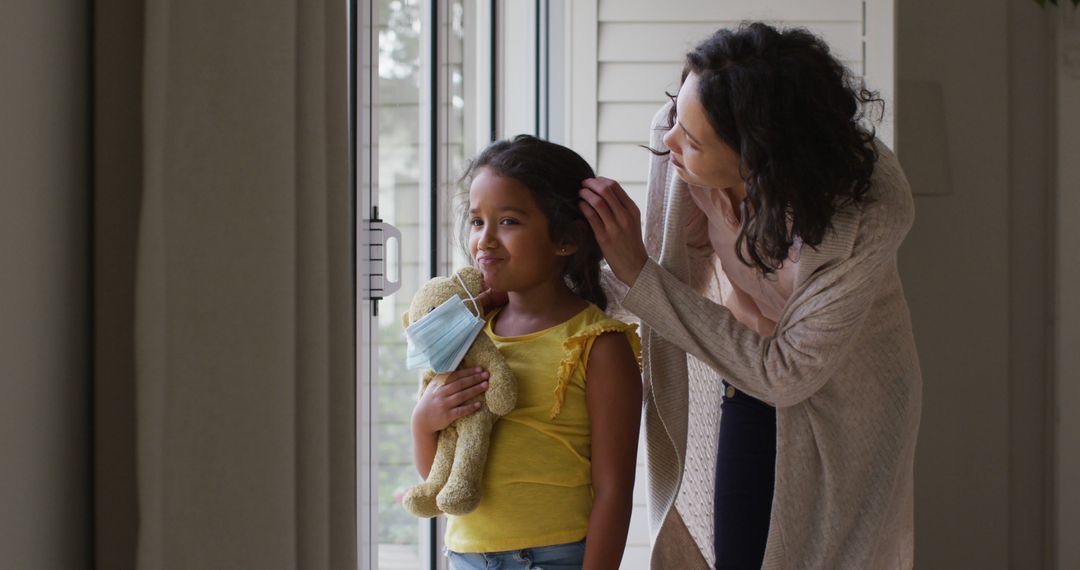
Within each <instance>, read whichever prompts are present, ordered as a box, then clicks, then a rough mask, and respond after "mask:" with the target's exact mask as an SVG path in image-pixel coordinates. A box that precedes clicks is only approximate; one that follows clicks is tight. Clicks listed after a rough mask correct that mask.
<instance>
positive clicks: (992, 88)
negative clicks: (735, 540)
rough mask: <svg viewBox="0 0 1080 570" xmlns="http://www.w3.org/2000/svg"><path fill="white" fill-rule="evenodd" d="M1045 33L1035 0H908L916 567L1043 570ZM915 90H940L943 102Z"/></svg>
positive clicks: (904, 100)
mask: <svg viewBox="0 0 1080 570" xmlns="http://www.w3.org/2000/svg"><path fill="white" fill-rule="evenodd" d="M973 15H977V19H978V22H979V23H978V25H972V23H973ZM1045 32H1046V29H1045V21H1044V19H1043V16H1042V12H1041V11H1040V8H1039V7H1038V5H1037V4H1035V3H1034V2H1007V1H1006V0H996V1H993V2H984V1H979V0H955V1H953V2H946V3H942V2H934V1H933V0H907V1H905V2H900V3H898V39H897V43H898V75H899V80H900V87H899V100H898V109H899V111H898V112H899V113H900V115H901V116H902V119H901V120H900V121H899V124H900V131H899V133H898V150H899V156H900V160H901V162H902V163H903V164H904V167H905V169H906V170H907V171H908V173H909V178H911V179H912V180H913V191H914V192H915V193H916V194H917V196H916V220H915V226H914V228H913V229H912V232H911V234H910V236H909V238H908V240H907V242H906V243H905V245H904V247H903V249H902V250H901V260H900V263H901V271H902V274H903V276H904V280H905V286H906V289H907V293H908V298H909V301H910V304H911V311H912V317H913V321H914V325H915V334H916V340H917V342H918V345H919V354H920V357H921V360H922V366H923V375H924V388H923V401H924V408H923V419H922V427H921V430H920V439H919V447H918V452H917V458H916V513H915V524H916V567H918V568H921V569H937V568H942V569H949V568H980V569H994V568H1000V569H1004V568H1025V569H1029V568H1030V569H1038V568H1044V567H1046V566H1045V564H1046V562H1047V560H1046V544H1045V537H1046V531H1047V529H1046V526H1045V524H1044V523H1045V521H1046V505H1045V491H1046V485H1045V477H1046V449H1045V442H1046V431H1045V393H1046V388H1047V386H1048V373H1047V366H1046V363H1047V355H1046V347H1047V345H1048V343H1047V340H1048V336H1047V334H1046V322H1047V302H1048V295H1047V286H1048V285H1047V281H1048V280H1047V268H1048V266H1047V255H1046V252H1047V251H1048V240H1047V235H1046V231H1045V228H1046V220H1047V213H1046V197H1047V196H1048V192H1049V186H1048V178H1047V172H1048V168H1047V161H1046V141H1047V136H1046V135H1047V129H1048V125H1047V110H1048V109H1047V84H1048V83H1047V76H1046V69H1047V65H1048V63H1047V61H1048V60H1047V54H1046V40H1045ZM915 86H922V87H920V89H929V90H930V91H937V92H940V94H941V99H940V101H941V104H942V106H943V108H942V110H943V112H942V113H935V112H933V109H931V108H930V107H929V106H927V105H926V102H927V100H926V99H925V98H920V97H916V95H917V94H918V92H919V91H918V90H916V88H915ZM905 126H906V127H907V128H906V129H905ZM927 133H931V134H933V136H931V137H926V135H927ZM920 137H923V138H920ZM924 144H936V145H938V146H940V149H935V152H934V153H932V154H927V153H925V152H918V150H919V149H920V145H924ZM905 145H907V146H906V148H908V149H909V152H907V154H906V155H905ZM912 148H915V149H916V151H915V152H912V151H911V150H910V149H912ZM924 150H925V149H924ZM942 154H944V156H945V160H943V161H941V160H939V162H938V163H937V164H935V163H934V159H935V158H937V159H940V158H941V156H942ZM905 156H906V157H907V159H905ZM942 165H944V166H942ZM915 181H919V182H918V184H916V183H915Z"/></svg>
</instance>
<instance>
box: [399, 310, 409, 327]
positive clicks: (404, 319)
mask: <svg viewBox="0 0 1080 570" xmlns="http://www.w3.org/2000/svg"><path fill="white" fill-rule="evenodd" d="M401 328H403V329H407V328H409V311H405V312H404V313H401Z"/></svg>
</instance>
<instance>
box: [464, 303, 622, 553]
mask: <svg viewBox="0 0 1080 570" xmlns="http://www.w3.org/2000/svg"><path fill="white" fill-rule="evenodd" d="M496 315H498V311H496V312H494V313H492V314H491V315H490V316H488V318H487V325H486V326H485V327H484V332H485V333H486V334H487V335H488V337H489V338H491V340H492V341H494V342H495V345H496V346H497V347H499V351H500V352H501V353H502V355H503V357H504V358H505V359H506V362H507V364H509V366H510V369H511V370H513V371H514V376H516V377H517V383H518V399H517V407H516V408H514V410H513V411H512V412H510V413H509V414H507V415H506V416H504V417H503V418H502V419H500V420H499V421H497V422H495V426H494V428H493V429H492V433H491V447H490V449H489V451H488V459H487V468H486V470H485V471H484V479H483V495H482V498H481V500H480V506H478V507H477V508H476V510H475V511H473V512H471V513H469V514H467V515H464V516H448V517H447V518H448V521H447V527H446V546H447V547H448V548H449V549H450V550H452V551H455V552H498V551H503V550H518V549H522V548H529V547H539V546H550V545H553V544H562V543H566V542H576V541H578V540H581V539H582V538H584V537H585V532H586V530H587V529H588V526H589V514H590V513H591V512H592V479H591V477H592V470H591V462H590V457H591V448H590V427H589V411H588V407H587V406H586V404H585V370H586V364H587V363H588V361H589V351H590V350H591V349H592V345H593V341H595V340H596V337H597V336H599V335H601V334H603V333H606V332H623V333H625V334H626V336H627V339H628V340H629V341H630V346H631V347H632V348H633V350H634V355H635V357H638V358H639V359H640V354H641V342H640V340H639V339H638V336H637V333H636V332H635V331H636V329H637V325H630V324H626V323H624V322H621V321H617V320H614V319H610V318H608V317H607V316H606V315H605V314H604V313H603V311H601V310H600V308H599V307H597V306H596V305H592V304H590V305H589V306H588V307H586V308H585V309H584V310H582V311H581V312H580V313H578V314H577V315H575V316H574V317H572V318H571V319H570V320H568V321H566V322H564V323H562V324H560V325H556V326H554V327H551V328H548V329H544V330H541V331H537V332H534V333H530V334H526V335H521V336H512V337H501V336H498V335H496V334H495V333H494V332H493V331H492V329H491V324H492V322H493V321H494V319H495V317H496ZM626 381H627V382H638V381H640V380H639V379H638V378H627V379H626Z"/></svg>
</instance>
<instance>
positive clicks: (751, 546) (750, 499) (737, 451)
mask: <svg viewBox="0 0 1080 570" xmlns="http://www.w3.org/2000/svg"><path fill="white" fill-rule="evenodd" d="M724 387H725V388H726V390H725V394H724V400H723V404H721V406H722V409H723V412H722V414H721V415H720V445H719V449H718V450H717V454H716V496H715V498H714V501H713V529H714V532H713V541H714V542H713V548H714V549H715V552H716V568H717V569H718V570H751V569H752V570H758V569H760V568H761V561H762V559H763V558H764V557H765V541H766V539H767V538H768V536H769V518H770V512H771V510H772V498H773V479H774V477H775V469H776V409H775V408H773V407H772V406H770V405H768V404H766V403H764V402H762V401H760V400H756V399H754V398H752V397H750V396H748V395H746V394H744V393H742V392H741V391H736V390H734V389H733V388H731V387H729V386H728V384H727V383H726V382H725V383H724ZM729 395H731V397H729Z"/></svg>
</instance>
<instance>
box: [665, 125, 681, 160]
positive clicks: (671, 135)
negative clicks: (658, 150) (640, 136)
mask: <svg viewBox="0 0 1080 570" xmlns="http://www.w3.org/2000/svg"><path fill="white" fill-rule="evenodd" d="M677 130H678V129H677V128H676V126H672V127H671V128H670V129H668V132H666V133H664V138H663V139H661V140H663V141H664V146H666V147H668V149H669V150H671V151H673V152H674V153H675V154H682V153H681V152H680V150H681V149H679V145H678V141H677V140H676V139H678V138H679V134H678V133H677V132H676V131H677Z"/></svg>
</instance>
